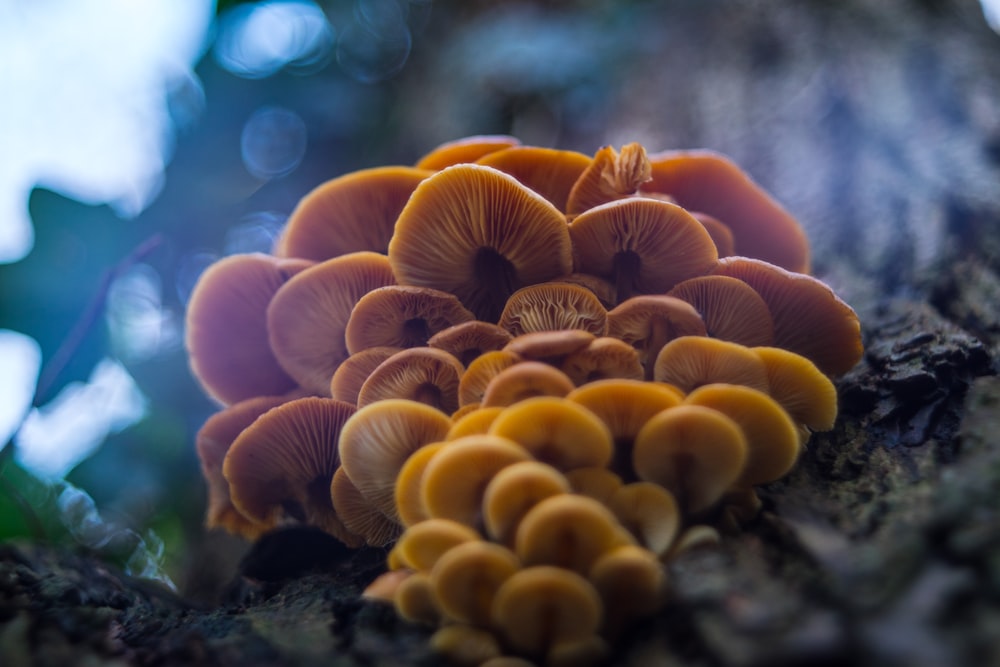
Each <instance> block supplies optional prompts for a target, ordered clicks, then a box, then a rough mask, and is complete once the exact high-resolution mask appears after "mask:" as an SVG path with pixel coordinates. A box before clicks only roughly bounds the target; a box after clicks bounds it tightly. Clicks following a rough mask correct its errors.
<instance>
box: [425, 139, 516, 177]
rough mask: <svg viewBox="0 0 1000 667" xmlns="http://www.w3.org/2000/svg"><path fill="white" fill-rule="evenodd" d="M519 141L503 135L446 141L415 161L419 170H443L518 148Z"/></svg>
mask: <svg viewBox="0 0 1000 667" xmlns="http://www.w3.org/2000/svg"><path fill="white" fill-rule="evenodd" d="M520 144H521V142H520V140H518V139H517V138H516V137H511V136H508V135H504V134H477V135H474V136H471V137H462V138H461V139H455V140H453V141H446V142H445V143H443V144H440V145H438V146H436V147H434V149H433V150H431V151H430V152H429V153H427V154H425V155H424V156H423V157H421V158H420V159H419V160H417V165H416V166H417V168H419V169H435V170H437V169H444V168H445V167H450V166H451V165H453V164H461V163H463V162H475V161H476V160H478V159H480V158H481V157H483V156H484V155H489V154H490V153H493V152H494V151H501V150H504V149H505V148H511V147H513V146H519V145H520Z"/></svg>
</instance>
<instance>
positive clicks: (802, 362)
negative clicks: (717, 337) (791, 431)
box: [753, 347, 837, 431]
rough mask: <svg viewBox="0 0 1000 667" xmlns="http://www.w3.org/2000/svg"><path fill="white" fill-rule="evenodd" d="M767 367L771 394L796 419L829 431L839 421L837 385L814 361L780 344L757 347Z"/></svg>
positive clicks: (758, 354) (757, 353) (815, 428)
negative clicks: (782, 347)
mask: <svg viewBox="0 0 1000 667" xmlns="http://www.w3.org/2000/svg"><path fill="white" fill-rule="evenodd" d="M753 351H754V353H755V354H756V355H757V356H758V357H760V358H761V360H762V361H763V362H764V367H765V368H766V369H767V384H768V392H767V393H768V394H770V396H771V398H773V399H774V400H776V401H777V402H778V403H780V404H781V407H783V408H784V409H785V411H786V412H787V413H788V414H789V416H791V418H792V419H793V420H795V421H796V422H798V423H800V424H804V425H805V426H807V427H809V429H811V430H813V431H829V430H830V429H832V428H833V424H834V422H835V421H836V420H837V388H836V387H835V386H834V385H833V382H831V381H830V379H829V378H828V377H826V376H825V375H823V373H821V372H820V370H819V369H818V368H817V367H816V365H815V364H814V363H812V362H811V361H809V360H808V359H806V358H805V357H803V356H800V355H798V354H795V353H794V352H789V351H788V350H783V349H781V348H777V347H755V348H753Z"/></svg>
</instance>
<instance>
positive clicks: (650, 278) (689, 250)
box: [569, 197, 718, 303]
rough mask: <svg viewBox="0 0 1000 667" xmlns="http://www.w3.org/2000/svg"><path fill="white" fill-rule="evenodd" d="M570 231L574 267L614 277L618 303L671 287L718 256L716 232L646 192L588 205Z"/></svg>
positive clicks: (706, 268)
mask: <svg viewBox="0 0 1000 667" xmlns="http://www.w3.org/2000/svg"><path fill="white" fill-rule="evenodd" d="M569 235H570V239H572V241H573V255H574V266H575V269H576V270H577V271H581V272H583V273H592V274H594V275H598V276H601V277H604V278H607V279H608V280H610V281H611V282H612V283H614V285H615V296H616V300H617V303H621V302H622V301H624V300H625V299H628V298H629V297H631V296H634V295H637V294H658V293H663V292H666V291H667V290H669V289H670V288H671V287H673V286H674V285H676V284H677V283H679V282H680V281H682V280H686V279H687V278H693V277H695V276H700V275H704V274H705V273H707V272H708V271H709V270H710V269H711V268H712V266H713V265H714V264H715V262H716V261H717V260H718V253H717V251H716V249H715V243H714V242H713V241H712V237H711V236H709V234H708V232H707V231H705V228H704V226H702V224H701V223H700V222H698V221H697V220H696V219H694V218H693V217H692V216H691V214H690V213H688V212H687V211H685V210H684V209H683V208H681V207H680V206H676V205H674V204H670V203H667V202H664V201H659V200H657V199H649V198H647V197H632V198H629V199H621V200H617V201H613V202H609V203H607V204H602V205H600V206H596V207H594V208H592V209H589V210H587V211H585V212H583V213H581V214H580V215H578V216H577V217H576V218H574V219H573V221H572V222H571V223H570V225H569Z"/></svg>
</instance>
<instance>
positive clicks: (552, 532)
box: [515, 493, 632, 574]
mask: <svg viewBox="0 0 1000 667" xmlns="http://www.w3.org/2000/svg"><path fill="white" fill-rule="evenodd" d="M631 542H632V540H631V539H630V538H629V536H628V533H627V531H625V530H624V529H623V528H622V526H621V524H620V523H618V520H617V519H616V518H615V515H614V514H612V513H611V510H609V509H608V508H607V507H605V506H604V505H602V504H601V503H599V502H598V501H596V500H594V499H593V498H589V497H587V496H582V495H577V494H575V493H569V494H562V495H556V496H550V497H549V498H545V499H544V500H541V501H539V502H538V503H537V504H536V505H535V506H534V507H532V508H531V509H530V510H528V513H527V514H525V515H524V516H523V517H521V523H520V525H518V527H517V535H516V538H515V545H516V546H515V551H516V553H517V555H518V557H519V558H520V559H521V562H523V563H524V564H525V565H556V566H558V567H561V568H566V569H567V570H573V571H574V572H579V573H581V574H586V573H587V572H588V571H589V570H590V566H591V565H593V564H594V561H595V560H597V559H598V558H599V557H600V556H601V555H602V554H605V553H607V552H608V551H610V550H611V549H612V548H614V547H616V546H619V545H621V544H629V543H631Z"/></svg>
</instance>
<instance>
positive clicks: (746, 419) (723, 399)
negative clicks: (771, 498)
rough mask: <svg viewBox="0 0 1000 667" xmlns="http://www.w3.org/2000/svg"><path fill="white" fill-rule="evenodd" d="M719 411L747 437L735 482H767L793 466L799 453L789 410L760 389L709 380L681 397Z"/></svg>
mask: <svg viewBox="0 0 1000 667" xmlns="http://www.w3.org/2000/svg"><path fill="white" fill-rule="evenodd" d="M684 403H685V404H686V405H701V406H704V407H707V408H712V409H714V410H718V411H719V412H722V413H723V414H725V415H726V416H727V417H729V418H730V419H732V420H733V421H734V422H736V424H737V425H739V427H740V430H742V431H743V435H744V436H745V437H746V441H747V458H746V463H745V464H744V467H743V472H742V473H741V474H740V477H739V479H738V480H737V481H736V485H737V486H741V485H753V484H766V483H767V482H772V481H774V480H776V479H778V478H780V477H782V476H784V475H785V474H786V473H788V471H789V470H791V469H792V466H793V465H795V461H796V459H797V458H798V455H799V436H798V432H797V431H796V429H795V423H794V422H793V421H792V418H791V417H789V416H788V413H787V412H785V410H784V409H783V408H782V407H781V406H780V405H778V403H777V402H775V401H774V399H772V398H771V397H770V396H768V395H767V394H765V393H764V392H762V391H758V390H756V389H751V388H750V387H743V386H739V385H731V384H708V385H705V386H704V387H699V388H698V389H695V390H694V391H693V392H691V393H690V394H688V395H687V397H686V398H685V399H684Z"/></svg>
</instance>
